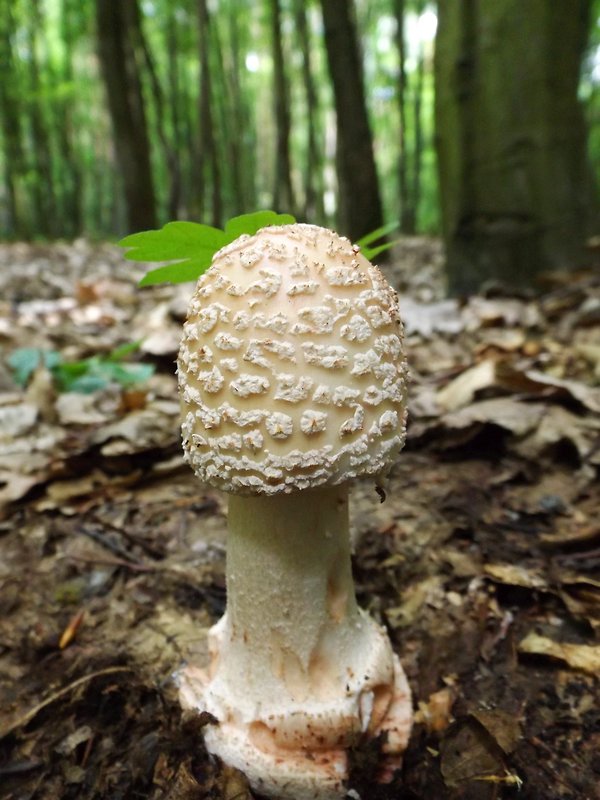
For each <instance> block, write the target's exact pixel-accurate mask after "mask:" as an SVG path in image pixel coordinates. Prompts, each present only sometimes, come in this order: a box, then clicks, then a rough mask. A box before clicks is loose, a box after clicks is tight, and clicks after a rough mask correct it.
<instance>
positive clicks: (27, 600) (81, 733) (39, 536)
mask: <svg viewBox="0 0 600 800" xmlns="http://www.w3.org/2000/svg"><path fill="white" fill-rule="evenodd" d="M384 270H385V271H386V272H387V274H388V276H389V277H390V279H391V280H392V281H393V283H394V284H395V285H396V287H397V288H398V289H399V292H400V298H401V309H402V313H403V317H404V319H405V322H406V334H407V338H406V342H407V352H408V354H409V359H410V363H411V371H412V377H413V381H412V387H411V401H410V429H409V436H408V441H407V446H406V448H405V450H404V452H403V453H402V454H401V457H400V459H399V461H398V464H397V467H396V468H395V470H394V472H393V476H392V479H391V482H390V485H389V487H388V490H387V499H386V501H385V502H384V503H380V502H379V499H378V497H377V495H376V494H375V492H374V491H373V489H372V487H371V486H370V485H367V484H359V485H358V486H357V487H356V488H355V490H354V493H353V501H352V508H351V513H352V520H353V536H354V550H355V556H354V569H355V577H356V583H357V591H358V597H359V601H360V603H361V604H362V605H363V606H364V607H365V608H367V609H368V610H369V612H370V613H371V614H372V615H373V616H374V617H375V618H377V619H378V620H380V621H381V622H382V623H383V624H385V625H386V626H387V628H388V630H389V632H390V636H391V638H392V641H393V644H394V647H395V649H396V650H397V652H398V653H399V655H400V656H401V658H402V662H403V664H404V667H405V670H406V672H407V675H408V678H409V681H410V684H411V687H412V691H413V695H414V705H415V710H416V724H415V726H414V730H413V734H412V737H411V740H410V745H409V748H408V751H407V753H406V756H405V759H404V765H403V768H402V771H401V773H400V774H399V775H398V776H397V779H396V780H395V781H394V782H393V783H392V784H391V785H389V786H383V787H381V786H376V785H375V784H374V783H373V781H372V780H371V779H370V771H369V761H370V759H369V758H368V757H363V758H358V756H357V758H356V759H355V764H354V768H353V771H352V779H351V787H352V788H354V789H355V792H356V793H358V795H359V796H360V797H361V798H362V800H391V798H394V799H395V800H403V799H404V798H406V800H445V799H446V798H448V799H450V798H452V799H454V798H468V799H469V800H493V799H494V798H512V797H515V798H517V797H518V798H522V799H523V800H534V798H535V800H542V799H543V800H554V799H556V800H558V798H560V799H561V800H593V798H599V797H600V789H599V786H600V703H599V700H600V693H599V691H598V689H599V679H598V676H599V674H600V643H599V641H598V632H599V631H600V579H599V578H600V570H599V568H600V494H599V492H598V472H599V469H600V447H599V443H600V413H599V412H600V389H599V388H598V386H599V384H600V277H599V276H598V274H597V273H596V274H594V273H592V272H588V273H585V272H582V273H580V274H577V275H571V276H566V275H561V274H555V275H551V276H547V280H546V282H545V284H544V285H543V286H542V287H541V291H540V293H539V294H537V295H535V296H530V297H528V296H522V295H521V296H516V295H514V294H513V295H512V296H511V295H510V294H508V293H507V292H506V291H505V292H502V291H500V290H499V289H498V288H496V289H491V288H490V289H489V290H488V291H487V293H486V294H485V295H479V296H473V297H469V298H465V299H463V300H462V301H455V300H444V299H443V290H442V280H441V252H440V247H439V244H438V243H437V242H435V241H433V240H426V239H415V240H407V241H406V242H405V243H404V244H402V245H401V246H400V247H399V248H398V250H397V251H396V253H395V256H394V260H393V263H390V264H389V265H387V266H385V267H384ZM140 275H141V272H140V268H139V266H137V265H132V264H131V263H126V262H124V261H123V259H122V256H121V254H120V252H119V251H118V249H117V248H115V247H112V246H108V245H106V246H105V245H91V244H88V243H86V242H83V241H80V242H75V243H74V244H72V245H66V244H57V245H53V246H48V245H24V244H14V245H3V246H1V247H0V298H2V299H1V300H0V346H1V350H2V353H3V357H2V363H0V798H3V800H8V799H9V798H10V800H30V799H31V800H33V798H35V800H51V799H52V800H54V798H56V799H57V800H58V798H61V799H67V800H70V798H78V799H80V800H87V799H88V798H89V800H92V798H93V799H94V800H101V799H102V800H120V798H124V799H125V798H127V799H128V798H132V799H133V798H144V799H145V800H150V799H151V800H158V799H159V798H161V799H162V798H171V800H203V799H204V798H214V799H215V800H233V799H234V798H237V800H248V798H251V797H252V795H251V794H250V792H249V790H248V789H247V787H246V786H245V784H244V781H243V779H242V777H241V776H240V775H239V774H237V773H234V772H232V771H231V770H229V769H225V768H223V767H221V766H220V765H219V764H217V763H216V762H215V761H214V760H211V759H210V758H208V756H207V755H206V753H205V751H204V749H203V745H202V737H201V731H200V727H201V726H200V722H199V720H194V719H184V720H182V716H181V712H180V709H179V706H178V701H177V691H176V687H175V683H174V679H173V675H174V673H176V671H177V670H178V669H179V668H180V667H181V665H182V664H183V663H184V662H185V661H202V660H203V659H204V658H205V655H206V649H205V641H206V631H207V628H208V627H209V626H210V625H211V624H212V623H213V622H214V621H215V620H216V619H217V618H218V617H219V616H220V615H221V614H222V612H223V609H224V603H225V586H224V559H225V517H224V505H223V499H222V498H221V497H220V496H219V495H218V494H217V493H214V492H212V491H210V490H208V489H206V488H205V487H203V486H202V485H200V484H199V482H198V481H197V480H196V479H195V478H194V476H193V475H192V474H191V472H190V471H189V469H188V468H187V467H186V466H185V465H184V464H183V461H182V458H181V450H180V443H179V430H178V414H179V409H178V401H177V392H176V381H175V377H174V374H173V373H174V366H173V361H174V357H175V353H176V350H177V346H178V339H179V332H180V329H181V324H182V319H183V316H184V314H185V307H186V303H187V297H188V295H189V293H190V285H189V284H188V285H184V286H180V287H177V288H175V287H159V288H154V289H151V290H140V289H138V288H137V286H136V281H137V279H138V278H139V277H140ZM135 340H142V345H141V349H140V350H139V351H138V352H136V353H134V354H133V356H132V357H131V358H132V359H133V360H136V361H143V362H145V363H152V364H154V366H155V368H156V369H155V373H154V375H153V376H152V377H151V378H150V379H149V380H147V381H146V382H145V383H143V384H139V385H134V386H130V387H128V388H123V387H122V386H121V385H119V384H118V383H113V382H109V383H108V384H107V385H104V386H102V383H103V378H102V376H103V375H105V373H103V372H102V369H101V368H99V369H98V368H97V367H98V365H96V373H98V372H99V373H100V378H99V379H98V375H97V374H96V379H97V387H96V391H93V392H90V393H87V394H83V393H77V392H63V393H58V392H57V388H56V385H55V381H54V380H53V378H52V374H51V372H52V370H55V369H56V364H55V363H54V362H56V361H57V360H58V358H62V360H63V367H65V365H68V364H70V363H71V362H74V361H77V360H80V359H84V358H88V357H90V356H94V355H102V356H107V355H108V354H110V353H111V352H112V351H113V350H114V348H116V347H117V346H119V345H122V344H126V343H128V342H132V341H135ZM23 347H28V348H42V349H44V350H46V351H52V352H54V353H57V354H59V355H58V356H56V355H55V356H49V357H48V359H47V362H48V363H47V366H46V367H42V366H39V367H38V368H37V369H36V370H35V371H34V372H33V373H32V375H31V376H30V377H29V379H28V381H27V385H26V386H25V387H24V388H20V387H19V386H18V385H17V383H15V380H14V374H13V373H12V372H11V369H10V368H9V366H8V359H9V357H11V354H12V355H13V358H16V364H17V366H18V367H19V368H21V369H24V370H25V372H26V371H27V370H26V369H25V367H26V364H24V362H23V359H24V358H25V356H23V354H22V353H21V355H20V356H17V357H15V356H14V353H15V351H17V350H18V348H23ZM53 359H54V362H53ZM53 364H54V366H53ZM65 369H66V372H65V371H63V376H64V375H65V374H67V375H68V374H69V371H68V366H67V367H66V368H65ZM74 369H76V368H74ZM55 374H56V373H55ZM110 374H111V375H113V377H115V375H116V373H114V372H111V373H110ZM89 388H93V387H89ZM356 793H354V794H353V796H354V797H355V798H356V796H357V794H356Z"/></svg>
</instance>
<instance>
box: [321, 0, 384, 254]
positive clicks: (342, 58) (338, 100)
mask: <svg viewBox="0 0 600 800" xmlns="http://www.w3.org/2000/svg"><path fill="white" fill-rule="evenodd" d="M321 6H322V9H323V22H324V25H325V46H326V49H327V60H328V63H329V71H330V73H331V79H332V82H333V91H334V96H335V110H336V117H337V174H338V185H339V222H338V224H339V227H340V230H341V232H343V233H344V234H345V235H347V236H349V237H350V238H351V239H353V240H356V239H360V238H361V236H364V235H365V234H367V233H370V232H371V231H373V230H375V229H376V228H379V227H380V226H381V225H382V224H383V211H382V206H381V196H380V193H379V182H378V178H377V170H376V167H375V157H374V154H373V140H372V136H371V129H370V126H369V117H368V114H367V107H366V103H365V91H364V82H363V72H362V64H361V59H360V52H359V46H358V39H357V34H356V28H355V25H354V20H353V16H352V13H353V3H352V2H350V0H321Z"/></svg>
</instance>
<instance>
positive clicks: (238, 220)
mask: <svg viewBox="0 0 600 800" xmlns="http://www.w3.org/2000/svg"><path fill="white" fill-rule="evenodd" d="M295 221H296V220H295V218H294V217H293V216H292V215H291V214H277V213H276V212H275V211H256V212H254V213H252V214H242V215H241V216H239V217H233V218H232V219H230V220H229V222H227V224H226V225H225V230H224V231H222V230H220V229H219V228H213V227H211V226H210V225H200V224H199V223H196V222H168V223H167V224H166V225H165V226H164V227H163V228H161V229H160V230H152V231H141V232H140V233H133V234H131V235H130V236H126V237H125V238H124V239H121V241H120V242H119V244H120V245H121V247H125V248H128V249H127V252H126V253H125V258H128V259H129V260H130V261H172V262H175V263H172V264H167V265H165V266H162V267H158V268H157V269H153V270H150V271H149V272H148V273H146V275H145V276H144V277H143V278H142V280H141V281H140V286H154V285H156V284H158V283H165V282H167V281H168V282H170V283H185V282H186V281H195V280H197V279H198V277H199V276H200V275H202V273H203V272H205V271H206V270H207V269H208V268H209V267H210V264H211V262H212V258H213V256H214V254H215V253H216V252H217V250H220V249H221V248H222V247H224V246H225V245H226V244H229V243H230V242H233V241H234V240H235V239H237V238H238V236H241V235H242V234H244V233H246V234H249V235H252V234H254V233H256V232H257V231H258V230H260V229H261V228H266V227H268V226H269V225H290V224H292V223H294V222H295Z"/></svg>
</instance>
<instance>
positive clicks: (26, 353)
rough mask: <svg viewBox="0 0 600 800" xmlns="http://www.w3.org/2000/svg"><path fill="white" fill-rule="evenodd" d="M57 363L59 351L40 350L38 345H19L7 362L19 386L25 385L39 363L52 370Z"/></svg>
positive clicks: (58, 361)
mask: <svg viewBox="0 0 600 800" xmlns="http://www.w3.org/2000/svg"><path fill="white" fill-rule="evenodd" d="M59 363H60V353H57V352H56V351H55V350H41V349H40V348H39V347H19V348H18V349H17V350H14V351H13V352H12V353H11V354H10V356H9V357H8V364H9V366H10V367H11V369H12V370H13V372H14V376H15V381H16V382H17V384H18V385H19V386H26V385H27V381H28V380H29V378H30V377H31V375H32V374H33V373H34V372H35V370H36V369H37V368H38V367H39V366H40V364H44V366H45V367H46V368H47V369H49V370H52V369H53V368H54V367H56V365H57V364H59Z"/></svg>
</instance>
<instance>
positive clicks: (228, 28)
mask: <svg viewBox="0 0 600 800" xmlns="http://www.w3.org/2000/svg"><path fill="white" fill-rule="evenodd" d="M105 1H106V2H110V1H112V0H105ZM302 5H303V6H304V8H305V12H306V16H307V22H308V29H309V37H310V63H311V70H312V74H313V79H314V86H315V88H316V94H317V97H316V106H315V108H313V109H311V110H310V111H309V108H308V107H307V99H306V92H305V89H304V85H303V79H302V53H301V47H300V41H299V37H298V31H297V29H296V26H295V16H294V13H295V8H296V0H282V2H281V11H282V37H283V48H284V53H285V54H286V65H285V66H286V78H287V81H288V85H289V89H290V98H291V115H292V135H291V155H292V179H293V183H294V188H295V191H296V195H297V197H298V199H299V203H298V205H299V208H298V209H297V210H296V215H297V217H298V218H299V219H304V218H306V217H307V216H308V214H307V210H306V208H305V199H306V193H307V186H306V180H307V177H306V163H307V157H308V153H307V146H308V144H307V120H308V117H309V113H310V115H311V117H312V119H313V120H314V123H315V126H316V130H317V135H318V146H319V148H320V151H321V156H322V163H321V167H320V173H321V174H320V176H319V179H318V180H316V179H315V183H316V185H317V186H318V188H319V192H320V195H321V196H320V198H319V201H320V202H318V203H317V211H315V212H310V221H311V222H315V223H323V224H334V222H335V211H336V180H335V153H334V149H335V144H334V143H335V114H334V110H333V98H332V88H331V84H330V79H329V75H328V71H327V62H326V54H325V50H324V44H323V25H322V17H321V11H320V7H319V4H318V3H315V2H306V3H303V4H302ZM139 7H140V11H141V15H142V25H143V32H144V36H145V39H146V43H147V47H148V52H149V54H150V57H151V59H152V62H153V65H154V70H155V75H156V78H157V81H158V86H159V89H160V92H161V94H162V97H163V108H162V109H161V108H160V104H159V103H158V102H157V97H156V85H153V83H152V77H151V74H150V72H149V70H148V67H147V65H146V64H145V63H144V60H143V59H141V58H140V62H139V63H140V69H139V72H140V77H141V80H142V85H143V94H144V105H145V111H146V116H147V119H148V125H149V133H150V141H151V158H152V168H153V175H154V180H155V187H156V200H157V206H158V207H157V218H158V222H159V224H161V225H162V224H164V223H166V222H168V221H169V220H172V219H180V220H185V219H190V220H196V221H200V222H207V223H209V222H212V220H211V219H210V218H209V215H208V213H207V212H206V211H199V208H200V205H201V203H200V199H199V193H200V188H199V185H198V183H199V182H198V177H197V176H198V164H197V162H198V158H199V155H200V154H199V137H200V117H199V103H200V98H199V87H200V79H199V71H200V59H199V33H198V4H197V2H196V1H195V0H177V2H173V0H140V4H139ZM405 7H406V12H405V13H406V34H407V40H408V47H407V58H406V69H407V76H408V86H407V94H406V100H407V128H408V130H407V132H406V145H407V158H408V160H409V162H410V160H411V159H412V158H413V156H414V152H413V151H414V136H413V132H414V123H415V105H416V100H417V97H416V94H415V93H416V92H417V90H418V93H419V99H420V101H421V111H420V114H421V119H422V127H423V137H424V138H423V155H422V160H421V167H420V170H419V176H418V178H419V181H420V185H421V197H420V202H419V209H418V215H417V229H418V230H420V231H436V230H437V229H438V207H437V194H436V173H435V157H434V152H433V63H432V59H433V42H432V40H431V33H432V29H431V23H432V21H434V20H435V17H434V10H435V6H434V5H433V4H427V3H425V2H424V0H414V2H413V1H412V0H407V1H406V3H405ZM208 8H209V11H210V24H211V35H210V53H209V63H210V67H211V73H212V76H211V77H212V96H211V104H212V108H213V119H214V126H215V129H216V134H217V135H216V141H217V144H218V157H219V163H220V164H221V168H222V174H221V178H220V183H221V187H220V188H221V192H222V197H223V214H222V216H223V219H222V220H221V223H223V222H224V221H225V220H226V219H229V218H230V217H233V216H235V215H236V214H240V213H243V212H245V211H249V210H252V209H256V208H269V207H273V182H274V169H275V165H274V159H275V157H274V142H275V136H276V128H275V118H274V109H273V105H274V104H273V95H272V81H273V61H272V55H271V40H270V37H271V35H272V34H271V29H270V22H269V14H270V6H269V4H268V3H267V2H264V0H259V2H255V1H254V0H212V2H209V3H208ZM393 11H394V3H393V0H358V2H357V3H356V22H357V28H358V31H359V35H360V39H361V45H362V54H363V63H364V70H365V80H366V86H367V97H368V104H369V112H370V116H371V122H372V129H373V133H374V146H375V153H376V158H377V165H378V170H379V177H380V185H381V191H382V195H383V198H384V206H385V218H386V219H387V220H394V219H397V218H398V214H399V199H398V176H397V173H398V137H399V112H398V102H397V92H398V64H399V61H398V50H397V47H396V45H395V39H394V37H395V21H394V16H393ZM0 12H1V13H0V39H1V42H0V47H1V52H0V60H1V61H2V69H3V77H2V83H3V85H4V90H0V104H1V106H2V107H1V108H0V114H1V115H2V118H3V119H4V123H3V125H2V127H1V129H0V132H1V134H2V136H1V140H0V141H1V146H0V174H2V175H3V176H4V178H5V181H4V191H3V192H2V194H1V195H0V235H2V236H3V237H9V238H39V237H48V238H55V237H68V238H70V237H75V236H78V235H80V234H85V235H87V236H91V237H102V238H104V237H118V236H120V235H124V234H125V233H127V232H128V228H127V223H126V215H125V205H124V199H123V181H122V176H121V175H120V174H119V170H118V168H117V165H116V159H115V148H114V141H113V132H112V128H111V123H110V118H109V115H108V111H107V102H106V97H105V89H104V85H103V80H102V75H101V71H100V67H99V62H98V56H97V42H96V30H95V10H94V2H93V0H0ZM419 63H420V64H422V66H423V75H424V80H423V85H422V86H417V81H416V73H417V66H418V65H419ZM234 80H237V81H238V82H239V94H240V98H241V100H240V104H241V107H235V108H234V107H233V106H232V97H234V96H235V93H234V87H233V81H234ZM168 150H169V151H171V152H175V153H176V156H177V160H178V164H179V170H180V174H181V187H180V192H179V202H178V207H177V213H176V214H175V215H174V214H173V213H172V212H173V209H172V208H169V198H170V196H171V192H172V189H173V186H172V180H173V175H172V169H171V166H170V163H169V158H168V153H167V151H168ZM234 153H237V154H238V156H236V157H237V158H239V166H241V173H242V175H243V182H242V183H243V185H240V182H239V180H238V181H236V177H235V170H234V161H233V155H234ZM9 166H10V168H11V171H12V174H13V178H14V192H15V205H16V208H17V215H16V219H11V215H10V214H9V212H8V189H7V175H8V168H9ZM202 191H204V192H205V193H206V192H208V191H210V187H206V186H203V187H202ZM280 210H281V211H287V210H290V211H291V210H292V209H280Z"/></svg>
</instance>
